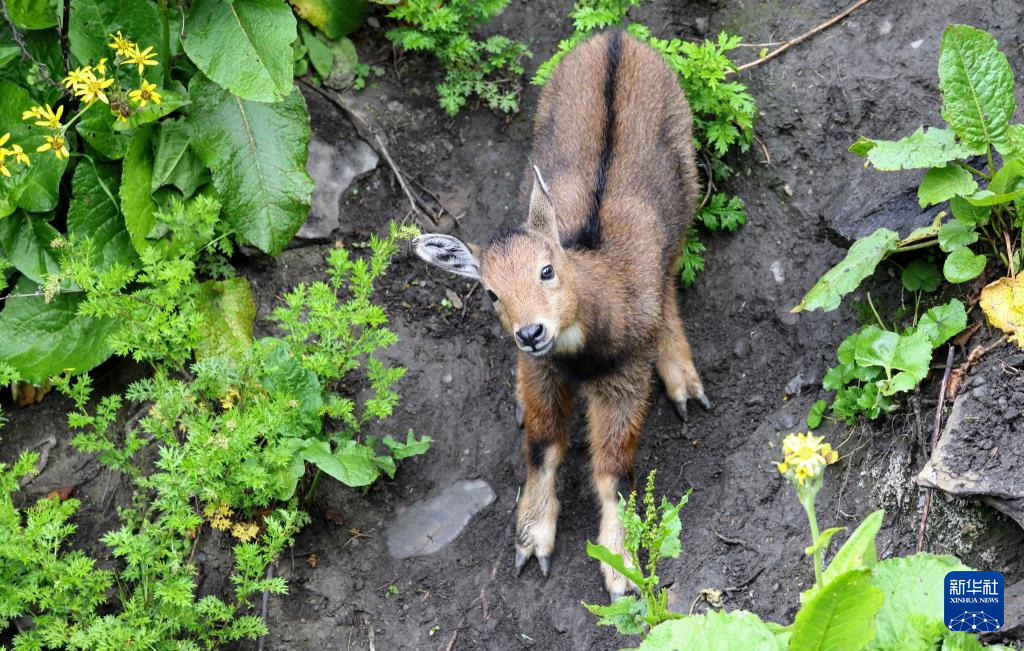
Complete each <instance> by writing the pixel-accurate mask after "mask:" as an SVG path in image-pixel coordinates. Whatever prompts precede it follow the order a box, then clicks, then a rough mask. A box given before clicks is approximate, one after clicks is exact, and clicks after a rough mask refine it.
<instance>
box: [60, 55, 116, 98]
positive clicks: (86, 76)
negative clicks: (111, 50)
mask: <svg viewBox="0 0 1024 651" xmlns="http://www.w3.org/2000/svg"><path fill="white" fill-rule="evenodd" d="M102 61H106V59H102ZM96 68H97V69H99V66H96ZM100 74H103V71H100ZM94 79H96V75H94V74H92V68H90V67H89V66H82V67H80V68H75V69H74V70H72V71H71V72H69V73H68V76H67V77H64V79H62V80H61V81H62V82H63V83H64V86H65V87H66V88H71V89H74V90H75V91H77V90H78V89H79V88H81V87H82V86H85V85H86V84H88V83H89V82H90V81H92V80H94Z"/></svg>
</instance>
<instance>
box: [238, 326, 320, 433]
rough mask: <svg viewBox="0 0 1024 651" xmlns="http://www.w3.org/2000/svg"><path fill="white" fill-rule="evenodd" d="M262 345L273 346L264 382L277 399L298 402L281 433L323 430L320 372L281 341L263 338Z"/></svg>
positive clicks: (264, 372)
mask: <svg viewBox="0 0 1024 651" xmlns="http://www.w3.org/2000/svg"><path fill="white" fill-rule="evenodd" d="M249 327H250V328H251V324H250V326H249ZM259 345H261V346H268V347H270V352H269V353H268V354H267V357H266V360H265V361H264V363H263V375H262V377H261V378H260V384H262V385H263V387H264V388H265V389H266V390H267V393H269V394H270V395H271V396H272V397H274V398H275V400H278V401H281V402H284V403H288V404H291V403H292V402H293V401H295V402H296V403H298V408H294V411H293V412H292V413H291V417H290V418H288V419H286V420H285V421H284V422H282V423H281V425H280V431H281V433H283V434H286V435H288V436H293V437H296V438H303V437H307V436H315V435H318V434H320V432H322V431H323V415H322V413H323V387H322V386H321V384H320V380H319V378H318V377H317V375H316V373H314V372H313V371H310V370H309V369H307V368H305V367H304V366H303V365H302V362H300V361H299V360H298V359H297V358H296V357H295V356H294V355H292V354H291V351H290V349H289V348H288V346H287V345H285V344H283V343H281V342H280V341H279V340H275V339H270V338H267V339H261V340H260V341H259Z"/></svg>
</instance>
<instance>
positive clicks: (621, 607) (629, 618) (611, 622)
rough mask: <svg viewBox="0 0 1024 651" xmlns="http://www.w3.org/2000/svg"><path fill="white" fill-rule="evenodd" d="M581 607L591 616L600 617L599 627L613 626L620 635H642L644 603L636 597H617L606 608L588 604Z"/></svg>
mask: <svg viewBox="0 0 1024 651" xmlns="http://www.w3.org/2000/svg"><path fill="white" fill-rule="evenodd" d="M583 606H584V607H585V608H586V609H587V610H589V611H590V612H591V614H593V615H597V616H598V617H600V619H599V620H598V622H597V623H598V625H599V626H614V627H615V629H616V630H617V631H618V632H619V633H621V634H622V635H641V634H643V633H644V625H643V621H642V620H641V619H640V618H641V617H642V616H643V614H644V610H645V608H644V603H643V602H642V601H640V600H639V599H637V598H636V595H631V594H630V595H625V596H622V597H619V598H618V599H616V600H615V601H613V602H612V603H611V604H609V605H607V606H602V605H600V604H588V603H584V604H583Z"/></svg>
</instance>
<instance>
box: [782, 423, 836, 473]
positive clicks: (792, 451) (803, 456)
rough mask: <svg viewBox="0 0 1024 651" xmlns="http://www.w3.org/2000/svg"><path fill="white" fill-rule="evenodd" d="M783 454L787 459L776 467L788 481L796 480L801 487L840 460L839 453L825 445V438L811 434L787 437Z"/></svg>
mask: <svg viewBox="0 0 1024 651" xmlns="http://www.w3.org/2000/svg"><path fill="white" fill-rule="evenodd" d="M782 452H783V454H784V455H785V458H784V459H783V460H782V462H781V463H778V464H776V467H777V468H778V469H779V472H780V473H782V474H783V475H785V477H786V478H787V479H790V480H795V481H796V482H797V483H799V484H800V485H801V486H803V485H804V484H806V483H807V480H808V479H816V478H818V477H819V476H821V472H822V471H823V470H824V469H825V466H827V465H829V464H832V463H835V462H836V460H837V459H839V453H838V452H836V451H835V450H833V449H832V446H831V445H829V444H828V443H825V437H824V436H815V435H813V434H811V433H810V432H807V433H806V434H804V433H797V434H790V435H789V436H787V437H786V438H785V439H783V441H782Z"/></svg>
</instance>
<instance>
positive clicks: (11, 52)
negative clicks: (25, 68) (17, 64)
mask: <svg viewBox="0 0 1024 651" xmlns="http://www.w3.org/2000/svg"><path fill="white" fill-rule="evenodd" d="M20 54H21V48H19V47H18V46H17V45H0V68H3V67H4V66H5V65H7V64H8V63H10V62H11V61H13V60H14V59H15V58H17V57H18V56H19V55H20Z"/></svg>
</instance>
